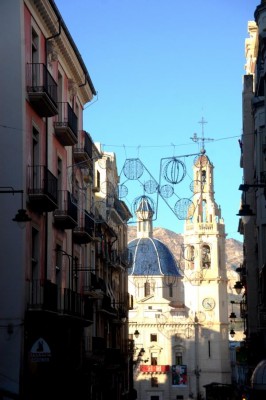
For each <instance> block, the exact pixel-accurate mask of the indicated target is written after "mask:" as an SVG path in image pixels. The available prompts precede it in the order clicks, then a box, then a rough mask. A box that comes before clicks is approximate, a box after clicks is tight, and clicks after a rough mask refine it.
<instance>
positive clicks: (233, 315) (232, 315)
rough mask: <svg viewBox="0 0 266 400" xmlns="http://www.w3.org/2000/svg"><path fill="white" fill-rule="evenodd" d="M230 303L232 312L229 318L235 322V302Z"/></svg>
mask: <svg viewBox="0 0 266 400" xmlns="http://www.w3.org/2000/svg"><path fill="white" fill-rule="evenodd" d="M230 303H231V304H232V311H231V314H230V315H229V318H230V319H233V320H234V319H236V314H235V313H234V309H233V304H235V302H234V301H231V302H230Z"/></svg>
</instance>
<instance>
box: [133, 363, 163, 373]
mask: <svg viewBox="0 0 266 400" xmlns="http://www.w3.org/2000/svg"><path fill="white" fill-rule="evenodd" d="M169 369H170V368H169V365H144V364H141V365H140V371H141V372H164V373H165V372H169Z"/></svg>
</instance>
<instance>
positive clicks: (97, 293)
mask: <svg viewBox="0 0 266 400" xmlns="http://www.w3.org/2000/svg"><path fill="white" fill-rule="evenodd" d="M89 279H90V283H89V284H88V285H84V286H83V295H84V296H85V297H87V296H88V297H91V298H94V299H102V298H103V294H104V293H106V284H105V281H104V280H103V279H102V278H99V277H98V276H97V275H95V274H94V273H92V272H91V273H90V278H89Z"/></svg>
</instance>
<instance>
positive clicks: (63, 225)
mask: <svg viewBox="0 0 266 400" xmlns="http://www.w3.org/2000/svg"><path fill="white" fill-rule="evenodd" d="M77 218H78V210H77V204H76V202H75V200H74V198H73V196H72V195H71V193H70V192H69V191H68V190H59V191H58V208H57V209H56V210H55V211H54V221H55V225H56V226H57V227H58V228H60V229H73V228H75V226H77Z"/></svg>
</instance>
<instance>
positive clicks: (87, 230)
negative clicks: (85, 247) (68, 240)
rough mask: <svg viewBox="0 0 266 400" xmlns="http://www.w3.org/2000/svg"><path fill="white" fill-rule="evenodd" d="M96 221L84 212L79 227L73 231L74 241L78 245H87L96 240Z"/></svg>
mask: <svg viewBox="0 0 266 400" xmlns="http://www.w3.org/2000/svg"><path fill="white" fill-rule="evenodd" d="M94 229H95V222H94V219H93V218H92V217H91V216H90V215H89V214H88V213H87V212H84V213H82V215H81V216H80V219H79V223H78V226H77V227H76V228H74V230H73V240H74V242H75V243H77V244H86V243H90V242H91V241H93V240H94Z"/></svg>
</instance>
